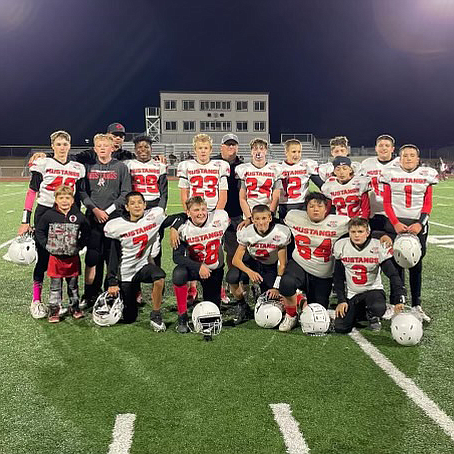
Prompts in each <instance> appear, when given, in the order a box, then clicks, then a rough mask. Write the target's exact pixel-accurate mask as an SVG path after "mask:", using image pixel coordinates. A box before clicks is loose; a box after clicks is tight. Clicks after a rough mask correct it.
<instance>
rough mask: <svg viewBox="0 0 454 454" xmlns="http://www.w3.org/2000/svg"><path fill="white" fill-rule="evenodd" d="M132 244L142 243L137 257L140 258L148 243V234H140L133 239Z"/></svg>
mask: <svg viewBox="0 0 454 454" xmlns="http://www.w3.org/2000/svg"><path fill="white" fill-rule="evenodd" d="M132 244H140V246H139V251H138V252H137V254H136V259H140V258H141V257H142V256H143V253H144V252H145V249H146V248H147V244H148V235H139V236H136V237H134V238H133V239H132Z"/></svg>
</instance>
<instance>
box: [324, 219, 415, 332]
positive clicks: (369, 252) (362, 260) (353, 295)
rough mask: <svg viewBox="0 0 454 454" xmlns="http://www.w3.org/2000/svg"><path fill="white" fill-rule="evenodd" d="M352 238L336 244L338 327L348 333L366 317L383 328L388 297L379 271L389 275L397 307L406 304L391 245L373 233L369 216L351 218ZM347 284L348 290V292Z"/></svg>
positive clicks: (336, 325) (370, 323) (396, 308)
mask: <svg viewBox="0 0 454 454" xmlns="http://www.w3.org/2000/svg"><path fill="white" fill-rule="evenodd" d="M348 234H349V238H341V239H339V240H338V241H337V242H336V244H335V245H334V250H333V254H334V258H335V260H336V261H335V267H334V290H335V292H336V295H337V300H338V305H337V307H336V319H335V321H334V328H335V331H336V332H338V333H349V332H350V331H351V330H352V328H353V326H354V325H355V321H361V320H364V319H365V318H366V319H367V320H368V321H369V328H370V329H371V330H373V331H378V330H380V328H381V323H380V317H382V316H383V314H384V313H385V310H386V297H385V292H384V290H383V284H382V280H381V275H380V271H383V272H384V273H385V274H386V276H387V277H388V278H389V281H390V284H391V294H392V295H394V297H395V300H394V301H392V303H393V304H395V305H396V306H395V311H396V312H398V311H400V310H402V308H403V299H402V297H405V294H406V292H405V288H404V286H403V283H402V280H401V279H400V276H399V273H398V272H397V269H396V267H395V266H394V261H393V260H392V249H391V248H390V247H388V246H386V245H385V244H383V245H382V244H381V242H380V240H379V239H376V238H372V237H371V236H370V227H369V223H368V222H367V219H363V218H358V217H354V218H352V219H350V221H349V222H348ZM345 284H347V294H345Z"/></svg>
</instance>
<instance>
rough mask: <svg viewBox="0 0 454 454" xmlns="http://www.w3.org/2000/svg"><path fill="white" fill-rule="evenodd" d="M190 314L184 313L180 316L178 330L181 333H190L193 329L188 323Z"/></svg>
mask: <svg viewBox="0 0 454 454" xmlns="http://www.w3.org/2000/svg"><path fill="white" fill-rule="evenodd" d="M188 320H189V318H188V314H187V313H184V314H181V315H179V316H178V325H177V331H178V332H179V333H180V334H186V333H189V332H190V331H191V330H190V329H189V325H188Z"/></svg>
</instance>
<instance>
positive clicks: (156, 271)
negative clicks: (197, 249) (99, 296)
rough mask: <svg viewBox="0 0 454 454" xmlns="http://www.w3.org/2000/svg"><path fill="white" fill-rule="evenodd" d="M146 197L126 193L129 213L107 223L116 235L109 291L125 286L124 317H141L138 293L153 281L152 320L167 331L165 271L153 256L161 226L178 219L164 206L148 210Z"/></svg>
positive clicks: (128, 319) (110, 233) (108, 230)
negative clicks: (163, 304)
mask: <svg viewBox="0 0 454 454" xmlns="http://www.w3.org/2000/svg"><path fill="white" fill-rule="evenodd" d="M145 208H146V201H145V198H144V196H143V194H142V193H141V192H137V191H132V192H130V193H128V194H127V195H126V203H125V210H126V214H125V215H124V216H121V217H117V218H115V219H112V220H110V221H108V222H107V223H106V225H105V227H104V232H105V235H106V237H108V238H110V239H112V240H113V241H112V245H111V253H110V257H109V264H108V273H107V281H108V285H109V288H108V292H109V293H110V294H111V295H113V296H116V295H117V294H118V292H119V291H120V290H121V292H122V294H123V300H124V309H123V321H124V322H125V323H133V322H134V321H135V320H136V319H137V315H138V307H137V301H136V296H137V292H138V289H139V286H140V283H141V282H146V283H153V290H152V297H151V299H152V304H153V310H152V312H151V314H150V324H151V327H152V328H153V330H154V331H165V330H166V326H165V324H164V322H163V320H162V316H161V311H160V309H161V304H162V290H163V288H164V278H165V272H164V271H163V270H162V269H161V268H160V267H159V266H157V265H156V264H155V263H154V261H152V262H153V263H150V260H149V257H150V254H151V252H152V248H153V246H156V245H157V244H159V239H160V234H159V230H160V229H161V230H162V229H163V228H165V227H168V226H170V225H171V224H172V222H173V221H174V219H173V218H172V217H168V218H166V215H165V213H164V210H163V209H162V208H161V207H154V208H151V209H150V210H148V211H146V212H145Z"/></svg>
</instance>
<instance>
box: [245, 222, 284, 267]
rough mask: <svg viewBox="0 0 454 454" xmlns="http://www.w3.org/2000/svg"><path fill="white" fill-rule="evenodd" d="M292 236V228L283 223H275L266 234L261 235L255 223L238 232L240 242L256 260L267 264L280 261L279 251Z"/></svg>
mask: <svg viewBox="0 0 454 454" xmlns="http://www.w3.org/2000/svg"><path fill="white" fill-rule="evenodd" d="M291 237H292V235H291V233H290V229H289V228H288V227H286V226H285V225H282V224H275V225H274V227H273V228H272V229H271V230H270V231H269V232H268V233H267V234H266V235H265V236H263V235H260V233H258V232H257V230H256V229H255V226H254V225H253V224H251V225H248V226H247V227H245V228H244V229H241V230H240V231H238V233H237V239H238V244H240V245H241V246H244V247H245V248H246V249H247V252H248V253H249V255H250V256H251V257H252V258H253V259H254V260H257V261H258V262H260V263H263V264H265V265H273V264H274V263H276V262H277V261H278V254H277V253H278V251H279V250H280V249H283V248H285V247H287V245H288V244H289V243H290V239H291Z"/></svg>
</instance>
